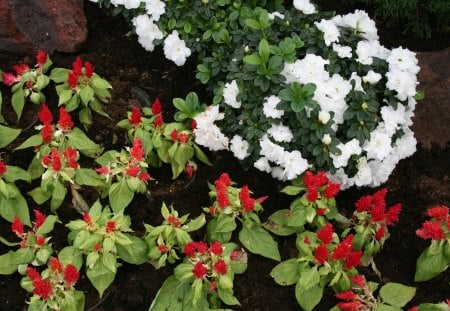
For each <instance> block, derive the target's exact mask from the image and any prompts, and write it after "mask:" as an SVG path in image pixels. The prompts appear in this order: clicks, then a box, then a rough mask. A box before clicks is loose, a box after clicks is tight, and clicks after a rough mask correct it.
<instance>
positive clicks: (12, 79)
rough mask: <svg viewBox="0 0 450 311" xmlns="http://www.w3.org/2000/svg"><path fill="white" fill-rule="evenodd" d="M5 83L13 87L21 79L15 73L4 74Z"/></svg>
mask: <svg viewBox="0 0 450 311" xmlns="http://www.w3.org/2000/svg"><path fill="white" fill-rule="evenodd" d="M2 78H3V83H4V84H5V85H7V86H12V85H13V84H15V83H16V82H19V81H20V78H19V77H17V76H16V75H14V74H13V73H9V72H4V73H3V74H2Z"/></svg>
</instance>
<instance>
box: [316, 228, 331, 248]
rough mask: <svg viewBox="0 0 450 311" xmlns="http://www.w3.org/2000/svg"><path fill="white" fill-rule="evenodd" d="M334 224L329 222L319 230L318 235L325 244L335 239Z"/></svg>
mask: <svg viewBox="0 0 450 311" xmlns="http://www.w3.org/2000/svg"><path fill="white" fill-rule="evenodd" d="M333 233H334V230H333V225H332V224H331V223H327V224H326V225H325V226H324V227H323V228H322V229H320V230H319V231H317V237H318V238H319V240H320V241H322V243H324V244H330V243H331V242H332V241H333Z"/></svg>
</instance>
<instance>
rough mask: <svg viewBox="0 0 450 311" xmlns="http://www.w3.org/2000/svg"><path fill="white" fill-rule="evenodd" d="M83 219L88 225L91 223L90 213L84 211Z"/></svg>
mask: <svg viewBox="0 0 450 311" xmlns="http://www.w3.org/2000/svg"><path fill="white" fill-rule="evenodd" d="M83 220H84V221H85V222H86V223H87V224H88V225H89V226H90V225H92V219H91V215H89V214H88V213H84V214H83Z"/></svg>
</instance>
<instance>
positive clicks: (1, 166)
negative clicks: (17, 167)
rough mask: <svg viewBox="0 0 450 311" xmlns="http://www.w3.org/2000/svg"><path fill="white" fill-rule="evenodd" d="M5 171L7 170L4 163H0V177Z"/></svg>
mask: <svg viewBox="0 0 450 311" xmlns="http://www.w3.org/2000/svg"><path fill="white" fill-rule="evenodd" d="M6 170H7V167H6V164H5V162H3V161H0V175H2V174H4V173H6Z"/></svg>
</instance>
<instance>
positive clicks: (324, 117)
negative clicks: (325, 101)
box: [319, 110, 331, 124]
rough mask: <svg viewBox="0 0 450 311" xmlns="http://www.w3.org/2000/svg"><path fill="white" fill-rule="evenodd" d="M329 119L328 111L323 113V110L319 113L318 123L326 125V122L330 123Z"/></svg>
mask: <svg viewBox="0 0 450 311" xmlns="http://www.w3.org/2000/svg"><path fill="white" fill-rule="evenodd" d="M330 118H331V116H330V113H329V112H328V111H323V110H321V111H319V121H320V123H322V124H327V123H328V121H330Z"/></svg>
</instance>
